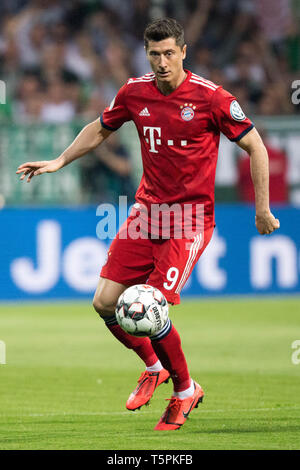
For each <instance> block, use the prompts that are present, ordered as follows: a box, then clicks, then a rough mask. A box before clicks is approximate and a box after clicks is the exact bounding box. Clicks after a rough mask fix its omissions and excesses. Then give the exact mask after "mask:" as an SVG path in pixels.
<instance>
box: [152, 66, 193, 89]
mask: <svg viewBox="0 0 300 470" xmlns="http://www.w3.org/2000/svg"><path fill="white" fill-rule="evenodd" d="M186 76H187V73H186V72H185V71H184V70H183V69H182V71H181V73H180V75H179V76H178V77H177V78H176V79H175V80H174V81H170V82H164V81H160V80H156V83H157V88H158V89H159V91H160V92H161V93H162V94H163V95H169V94H170V93H172V92H173V91H174V90H176V88H178V87H179V86H180V85H181V84H182V82H183V81H184V80H185V79H186Z"/></svg>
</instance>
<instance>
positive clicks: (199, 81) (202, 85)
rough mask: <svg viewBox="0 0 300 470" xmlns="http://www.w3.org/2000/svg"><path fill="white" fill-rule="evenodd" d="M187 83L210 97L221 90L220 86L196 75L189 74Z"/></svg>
mask: <svg viewBox="0 0 300 470" xmlns="http://www.w3.org/2000/svg"><path fill="white" fill-rule="evenodd" d="M189 83H190V85H191V86H193V87H195V88H196V89H198V90H201V92H202V93H203V92H205V93H207V95H208V96H212V95H213V94H214V93H215V92H216V91H221V90H223V88H222V86H220V85H217V84H216V83H214V82H212V81H210V80H207V78H204V77H201V76H200V75H197V74H196V73H193V72H191V73H190V75H189Z"/></svg>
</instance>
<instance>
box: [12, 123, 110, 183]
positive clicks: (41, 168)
mask: <svg viewBox="0 0 300 470" xmlns="http://www.w3.org/2000/svg"><path fill="white" fill-rule="evenodd" d="M111 132H112V131H110V130H108V129H105V128H104V127H102V125H101V122H100V119H96V120H95V121H93V122H91V123H90V124H87V125H86V126H85V127H84V128H83V129H82V130H81V132H80V133H79V134H78V136H77V137H76V138H75V140H74V141H73V142H72V143H71V145H69V147H68V148H67V149H66V150H65V151H64V152H63V153H62V154H61V155H60V156H59V157H58V158H56V159H54V160H48V161H41V162H27V163H23V164H22V165H20V166H19V167H18V169H17V172H16V173H17V174H19V173H22V176H21V178H20V179H21V180H23V179H24V178H25V177H26V176H27V175H28V178H27V182H29V181H30V180H31V179H32V178H33V176H36V175H42V174H43V173H53V172H55V171H57V170H60V168H63V167H64V166H66V165H68V164H69V163H71V162H73V161H74V160H76V159H77V158H79V157H82V156H83V155H85V154H86V153H88V152H90V151H92V150H94V149H95V148H96V147H98V145H100V144H101V143H102V142H103V141H104V140H105V139H106V138H107V137H108V136H109V135H110V134H111Z"/></svg>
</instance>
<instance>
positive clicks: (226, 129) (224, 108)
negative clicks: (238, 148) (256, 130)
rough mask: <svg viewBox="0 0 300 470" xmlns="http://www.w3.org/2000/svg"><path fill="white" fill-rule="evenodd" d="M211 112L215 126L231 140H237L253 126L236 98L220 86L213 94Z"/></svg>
mask: <svg viewBox="0 0 300 470" xmlns="http://www.w3.org/2000/svg"><path fill="white" fill-rule="evenodd" d="M211 114H212V119H213V122H214V124H215V125H216V127H217V128H218V129H219V130H220V131H221V132H222V133H223V134H224V135H226V137H227V138H228V139H229V140H231V141H233V142H237V141H239V140H240V139H241V138H242V137H244V135H246V134H247V133H248V132H249V131H251V129H252V128H253V127H254V124H253V123H252V122H251V121H250V119H248V118H247V117H246V116H245V114H244V112H243V110H242V108H241V107H240V105H239V103H238V102H237V100H236V98H235V97H234V96H233V95H231V94H230V93H229V92H228V91H226V90H224V89H223V88H222V87H219V88H218V89H217V90H216V91H215V93H214V94H213V98H212V101H211Z"/></svg>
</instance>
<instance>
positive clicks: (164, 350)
mask: <svg viewBox="0 0 300 470" xmlns="http://www.w3.org/2000/svg"><path fill="white" fill-rule="evenodd" d="M152 346H153V349H154V351H155V352H156V354H157V356H158V359H159V360H160V362H161V363H162V366H163V367H164V368H165V369H167V370H168V371H169V372H170V374H171V378H172V380H173V383H174V391H175V392H182V391H183V390H186V389H187V388H189V386H190V384H191V379H190V374H189V371H188V367H187V363H186V360H185V357H184V354H183V351H182V348H181V340H180V336H179V334H178V332H177V330H176V329H175V328H174V326H173V325H172V328H171V330H170V332H169V333H167V335H166V336H165V337H163V338H162V339H152Z"/></svg>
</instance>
